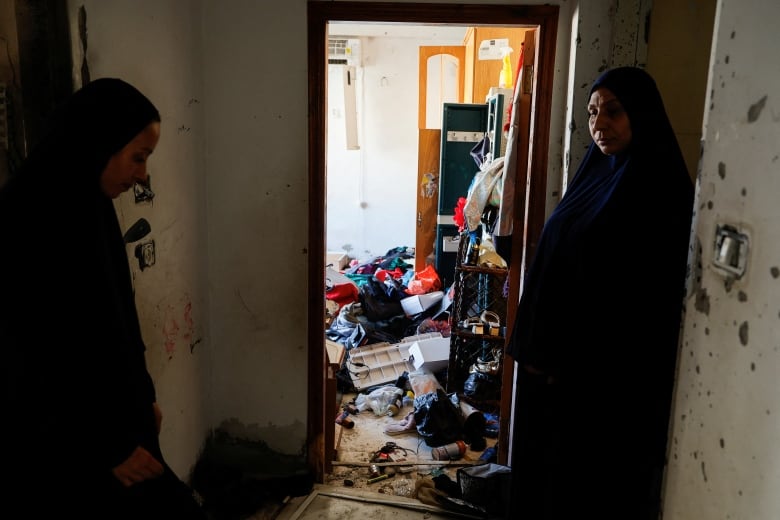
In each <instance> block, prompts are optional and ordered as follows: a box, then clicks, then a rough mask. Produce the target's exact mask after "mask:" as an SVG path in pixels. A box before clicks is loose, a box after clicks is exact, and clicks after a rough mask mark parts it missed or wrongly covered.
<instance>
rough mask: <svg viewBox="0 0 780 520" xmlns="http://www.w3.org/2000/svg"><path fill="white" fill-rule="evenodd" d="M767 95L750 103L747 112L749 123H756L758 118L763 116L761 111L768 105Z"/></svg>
mask: <svg viewBox="0 0 780 520" xmlns="http://www.w3.org/2000/svg"><path fill="white" fill-rule="evenodd" d="M766 98H767V97H766V96H764V97H762V98H761V99H759V100H758V101H757V102H755V103H753V104H752V105H750V108H749V109H748V114H747V120H748V123H755V122H756V121H757V120H758V118H759V117H760V116H761V112H762V111H763V110H764V106H766Z"/></svg>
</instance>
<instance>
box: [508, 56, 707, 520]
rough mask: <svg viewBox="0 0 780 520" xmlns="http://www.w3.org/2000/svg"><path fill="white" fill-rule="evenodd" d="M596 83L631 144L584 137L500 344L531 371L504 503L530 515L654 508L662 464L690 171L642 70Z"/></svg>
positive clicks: (641, 514)
mask: <svg viewBox="0 0 780 520" xmlns="http://www.w3.org/2000/svg"><path fill="white" fill-rule="evenodd" d="M599 86H604V87H606V88H608V89H609V90H611V91H612V93H614V94H615V96H616V97H617V98H618V99H619V100H620V102H621V103H622V105H623V107H624V108H625V110H626V112H627V114H628V117H629V120H630V123H631V130H632V140H631V144H630V146H629V148H628V150H627V151H626V152H625V153H623V154H621V155H620V156H610V157H607V156H605V155H604V154H602V152H601V151H600V150H599V149H598V148H597V147H596V146H595V144H591V146H590V147H589V149H588V151H587V154H586V156H585V158H584V160H583V162H582V164H581V165H580V167H579V169H578V171H577V173H576V175H575V177H574V179H573V181H572V182H571V183H570V185H569V187H568V189H567V191H566V193H565V195H564V197H563V199H562V200H561V202H560V204H559V205H558V206H557V207H556V209H555V210H554V211H553V213H552V214H551V216H550V217H549V219H548V221H547V222H546V223H545V226H544V229H543V232H542V235H541V237H540V240H539V244H538V247H537V251H536V255H535V258H534V259H533V261H532V263H531V265H530V267H529V269H528V272H527V273H526V276H525V279H524V287H523V290H522V294H521V301H520V304H519V308H518V312H517V316H516V321H515V323H514V327H513V331H512V335H511V338H510V341H509V344H508V349H507V351H508V353H509V354H510V355H511V356H512V357H513V358H514V359H515V360H516V361H517V362H518V363H519V366H520V367H525V366H530V367H532V369H533V370H534V371H536V372H538V373H541V375H534V374H530V373H527V372H525V371H524V370H521V374H522V375H521V377H520V379H519V382H518V386H517V390H516V395H517V399H516V408H515V414H516V420H515V423H516V424H519V425H520V426H519V427H518V429H517V431H516V433H515V435H514V438H513V442H514V444H513V454H514V456H513V462H512V466H513V467H514V468H517V470H516V471H515V473H516V476H515V493H514V495H513V496H514V497H515V498H516V502H515V504H514V505H515V506H519V505H520V506H522V507H520V508H519V509H517V508H516V509H515V511H516V512H517V513H518V514H521V513H522V514H526V515H530V516H529V518H535V519H550V518H570V517H576V516H577V515H576V514H575V515H574V516H568V515H571V514H572V513H573V511H571V510H567V508H570V507H573V508H575V510H576V511H578V512H581V511H582V510H583V509H582V506H583V504H588V505H590V506H592V507H588V508H586V510H592V511H598V512H599V514H600V515H602V516H600V518H633V519H639V518H645V517H652V516H653V514H654V512H655V510H656V508H657V500H658V496H657V494H658V487H657V474H658V472H659V471H662V468H663V465H664V457H665V448H666V435H667V426H668V416H669V409H670V401H671V392H672V386H673V378H674V372H675V363H676V356H677V346H678V336H679V330H680V322H681V316H682V304H683V296H684V279H685V273H686V259H687V254H688V242H689V238H690V228H691V215H692V211H693V184H692V181H691V178H690V176H689V174H688V171H687V169H686V166H685V163H684V161H683V158H682V154H681V152H680V149H679V146H678V144H677V141H676V138H675V136H674V133H673V131H672V128H671V125H670V124H669V121H668V118H667V116H666V112H665V109H664V106H663V103H662V101H661V97H660V94H659V92H658V90H657V88H656V85H655V83H654V81H653V80H652V78H651V77H650V76H649V75H647V74H646V73H645V72H643V71H642V70H641V69H637V68H629V67H624V68H617V69H613V70H610V71H607V72H606V73H604V74H603V75H602V76H600V77H599V78H598V80H597V81H596V82H595V83H594V84H593V87H592V89H591V92H593V90H595V89H596V88H598V87H599ZM617 497H620V498H619V499H616V498H617ZM578 500H581V501H578ZM645 515H649V516H645Z"/></svg>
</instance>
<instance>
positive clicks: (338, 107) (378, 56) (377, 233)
mask: <svg viewBox="0 0 780 520" xmlns="http://www.w3.org/2000/svg"><path fill="white" fill-rule="evenodd" d="M420 29H421V28H419V27H418V28H417V30H412V29H411V28H409V29H402V28H399V27H398V26H383V27H377V26H371V25H363V26H355V25H352V24H348V25H340V24H333V25H332V26H331V28H330V34H331V35H336V34H337V35H339V36H338V37H350V38H356V39H359V40H360V42H361V59H360V62H359V64H357V65H356V69H355V70H356V81H357V83H356V85H357V89H356V90H357V107H358V110H357V114H358V116H357V119H358V141H359V144H360V149H358V150H347V147H346V134H345V130H344V129H345V117H346V114H345V108H344V89H343V75H344V74H345V71H344V66H340V65H330V66H329V67H328V143H327V144H328V147H327V154H328V155H327V158H328V163H327V177H328V179H327V180H328V200H327V209H328V213H327V218H328V222H327V238H326V247H327V249H328V250H330V251H342V252H346V253H348V254H349V255H350V256H351V257H353V258H357V259H360V260H368V259H370V258H373V257H375V256H379V255H384V254H385V253H387V251H389V250H390V249H394V248H396V247H399V246H403V247H412V248H413V247H414V246H415V236H416V229H417V225H416V214H417V190H418V189H419V187H418V186H417V137H418V131H417V114H418V98H419V93H418V85H419V83H418V76H419V69H418V64H419V47H420V46H421V45H462V44H463V37H464V36H465V34H466V29H465V28H457V27H449V28H447V27H443V28H437V29H432V28H427V30H420ZM366 33H367V34H366ZM474 171H475V173H476V166H475V170H474Z"/></svg>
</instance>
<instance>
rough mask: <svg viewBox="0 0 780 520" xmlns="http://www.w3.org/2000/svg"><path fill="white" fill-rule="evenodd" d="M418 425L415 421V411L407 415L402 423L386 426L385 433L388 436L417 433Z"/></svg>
mask: <svg viewBox="0 0 780 520" xmlns="http://www.w3.org/2000/svg"><path fill="white" fill-rule="evenodd" d="M416 431H417V423H416V422H415V420H414V411H411V412H409V413H408V414H406V417H404V418H403V420H402V421H399V422H395V423H392V424H388V425H387V426H385V433H386V434H388V435H400V434H402V433H406V432H416Z"/></svg>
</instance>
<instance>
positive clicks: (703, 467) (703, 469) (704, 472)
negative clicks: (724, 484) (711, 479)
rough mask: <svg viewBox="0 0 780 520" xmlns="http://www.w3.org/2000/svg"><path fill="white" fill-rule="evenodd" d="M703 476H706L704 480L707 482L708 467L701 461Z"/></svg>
mask: <svg viewBox="0 0 780 520" xmlns="http://www.w3.org/2000/svg"><path fill="white" fill-rule="evenodd" d="M701 476H702V477H703V478H704V482H707V468H706V467H705V466H704V461H701Z"/></svg>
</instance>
